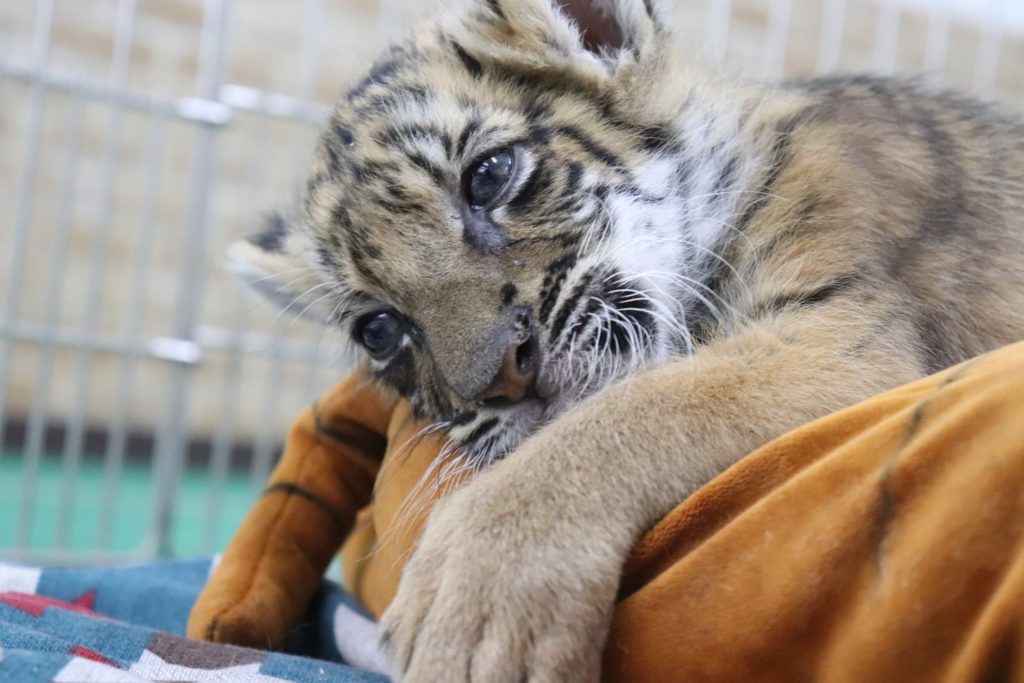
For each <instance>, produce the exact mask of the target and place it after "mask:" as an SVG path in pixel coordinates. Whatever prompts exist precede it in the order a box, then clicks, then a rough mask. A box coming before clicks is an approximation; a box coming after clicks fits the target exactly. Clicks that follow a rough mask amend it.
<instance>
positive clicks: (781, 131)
mask: <svg viewBox="0 0 1024 683" xmlns="http://www.w3.org/2000/svg"><path fill="white" fill-rule="evenodd" d="M804 118H805V114H804V113H803V112H801V113H798V114H794V115H793V116H790V117H789V118H787V119H785V120H784V121H783V122H782V123H780V124H779V125H778V127H777V128H776V129H775V134H776V136H777V137H776V138H775V142H774V143H773V144H772V150H771V153H770V154H769V155H768V158H769V165H768V172H767V173H766V174H765V178H764V182H762V183H761V186H760V187H759V188H758V191H757V193H756V194H755V195H754V198H753V199H752V200H751V201H750V203H749V204H747V208H746V209H745V210H744V211H743V213H742V214H741V215H740V219H739V220H738V221H737V222H736V230H737V231H738V232H743V231H744V230H745V229H746V228H747V225H749V224H750V221H752V220H753V219H754V216H756V215H757V212H758V211H760V210H761V208H762V207H763V206H764V205H765V204H766V203H768V200H769V199H770V198H771V197H772V188H773V187H774V186H775V183H776V181H778V179H779V176H780V175H782V171H783V170H785V168H786V166H788V165H789V161H790V158H791V156H792V155H791V154H790V148H789V147H790V143H791V142H792V140H793V131H795V130H796V128H797V126H798V125H800V124H801V123H803V120H804Z"/></svg>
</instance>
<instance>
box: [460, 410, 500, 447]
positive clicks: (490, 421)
mask: <svg viewBox="0 0 1024 683" xmlns="http://www.w3.org/2000/svg"><path fill="white" fill-rule="evenodd" d="M497 426H498V418H496V417H489V418H487V419H486V420H484V421H483V422H481V423H480V424H478V425H477V426H476V428H475V429H474V430H473V431H472V432H470V433H469V436H467V437H466V441H465V443H466V444H471V443H473V442H475V441H476V440H477V439H479V438H480V437H482V436H484V435H485V434H487V433H488V432H489V431H491V430H492V429H494V428H495V427H497Z"/></svg>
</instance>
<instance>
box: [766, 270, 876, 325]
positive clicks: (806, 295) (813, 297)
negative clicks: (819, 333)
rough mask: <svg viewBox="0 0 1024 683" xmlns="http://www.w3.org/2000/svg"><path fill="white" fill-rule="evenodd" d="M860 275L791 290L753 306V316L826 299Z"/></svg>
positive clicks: (845, 287)
mask: <svg viewBox="0 0 1024 683" xmlns="http://www.w3.org/2000/svg"><path fill="white" fill-rule="evenodd" d="M860 279H861V277H860V276H859V275H855V274H849V275H843V276H841V277H838V278H836V279H835V280H832V281H831V282H829V283H828V284H825V285H823V286H821V287H817V288H816V289H812V290H808V291H806V292H793V293H791V294H782V295H780V296H776V297H774V298H772V299H770V300H768V301H766V302H763V303H761V304H758V305H757V306H755V307H754V315H753V317H755V318H758V317H761V316H763V315H767V314H769V313H777V312H778V311H781V310H783V309H785V308H789V307H791V306H800V307H805V306H814V305H816V304H820V303H823V302H825V301H828V300H829V299H831V298H832V297H834V296H836V295H837V294H841V293H843V292H845V291H847V290H848V289H850V288H851V287H853V286H854V285H855V284H857V283H858V282H859V281H860Z"/></svg>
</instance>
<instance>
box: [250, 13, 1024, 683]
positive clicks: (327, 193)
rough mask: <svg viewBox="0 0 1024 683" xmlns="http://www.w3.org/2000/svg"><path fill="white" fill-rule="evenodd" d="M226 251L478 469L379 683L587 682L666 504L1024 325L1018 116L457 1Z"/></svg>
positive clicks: (438, 516)
mask: <svg viewBox="0 0 1024 683" xmlns="http://www.w3.org/2000/svg"><path fill="white" fill-rule="evenodd" d="M233 256H234V259H235V261H236V262H237V263H238V264H239V267H240V268H241V269H242V270H243V271H244V273H246V274H247V275H248V277H250V278H251V279H252V280H253V281H254V282H255V283H256V284H257V286H259V287H262V288H263V289H264V290H265V291H267V292H268V293H269V294H270V295H271V296H275V297H278V298H281V299H283V300H285V301H291V300H293V299H296V303H295V304H294V305H295V306H298V307H300V308H301V307H308V310H309V311H311V312H314V313H316V314H317V315H319V316H320V317H321V319H322V320H323V321H325V322H326V323H327V324H330V325H338V326H341V327H343V328H345V329H347V330H350V331H351V335H352V337H353V339H354V340H355V342H356V343H357V344H358V345H359V346H361V347H362V348H363V349H364V350H365V353H366V357H367V362H368V363H369V367H370V368H371V369H372V372H373V373H374V375H375V376H376V377H377V378H379V380H380V382H381V383H383V384H384V385H387V386H389V387H392V388H393V389H394V390H395V391H397V392H399V393H400V394H401V395H403V396H405V397H406V398H408V400H409V401H410V403H411V405H412V406H413V409H414V411H415V412H416V414H418V415H419V416H421V417H423V418H425V419H427V420H430V421H433V422H435V423H436V424H437V426H438V427H441V428H444V429H445V430H447V432H448V433H449V434H450V436H451V440H452V443H453V444H455V445H456V446H458V448H459V450H458V452H457V455H455V456H454V457H456V458H459V461H458V462H459V463H460V465H461V466H462V467H473V468H478V469H481V470H482V471H481V472H480V473H479V474H478V475H477V476H475V477H474V478H473V479H472V480H471V482H470V483H468V484H467V485H465V486H464V487H462V488H461V489H460V490H458V491H457V492H455V493H454V494H453V495H451V496H449V497H448V498H447V499H445V500H444V501H443V502H442V503H441V504H439V505H437V506H436V508H435V509H434V510H433V512H432V513H431V517H430V519H429V523H428V525H427V527H426V530H425V533H424V535H423V537H422V540H421V543H420V545H419V546H418V549H417V551H416V553H415V555H414V556H413V558H412V560H411V561H410V563H409V565H408V566H407V568H406V571H405V575H404V577H403V579H402V582H401V586H400V590H399V592H398V596H397V598H396V599H395V601H394V603H393V605H392V606H391V608H390V609H389V610H388V612H387V613H386V615H385V617H384V619H383V622H382V643H383V645H384V647H385V650H386V652H387V654H388V656H389V658H390V662H391V665H392V667H393V672H394V675H395V677H396V678H397V679H399V680H402V681H430V682H436V681H446V682H453V681H469V680H472V681H520V680H530V681H563V680H594V679H596V678H597V676H598V675H599V671H598V669H599V662H600V651H601V646H602V643H603V640H604V637H605V634H606V630H607V626H608V621H609V615H610V612H611V610H612V606H613V602H614V599H615V594H616V588H617V582H618V578H619V573H620V569H621V566H622V564H623V561H624V558H625V557H626V554H627V552H628V550H629V549H630V546H631V544H632V543H633V542H634V541H635V539H637V538H638V536H639V535H640V534H642V533H643V532H644V531H645V530H646V529H647V528H649V527H650V526H651V525H652V524H653V523H654V522H655V521H656V520H657V519H658V518H659V517H661V516H662V515H664V514H665V513H666V512H667V511H668V510H670V509H671V508H672V507H673V506H675V505H676V504H678V503H679V502H680V501H681V500H683V499H684V498H686V497H687V496H688V495H689V494H690V493H691V492H693V491H694V490H695V489H696V488H697V487H699V486H700V485H701V484H702V483H704V482H706V481H708V480H709V479H710V478H711V477H714V476H715V475H716V474H717V473H719V472H721V471H722V470H723V469H725V468H726V467H728V466H729V465H730V464H732V463H734V462H736V460H737V459H739V458H741V457H742V456H743V455H744V454H746V453H748V452H750V451H751V450H752V449H754V448H756V447H757V446H759V445H761V444H763V443H765V442H767V441H768V440H770V439H772V438H773V437H775V436H778V435H780V434H782V433H783V432H785V431H787V430H789V429H791V428H793V427H796V426H798V425H800V424H802V423H805V422H807V421H809V420H812V419H814V418H816V417H819V416H821V415H823V414H825V413H828V412H830V411H833V410H836V409H838V408H842V407H844V406H848V405H850V404H852V403H854V402H856V401H859V400H861V399H863V398H865V397H868V396H871V395H872V394H875V393H878V392H880V391H882V390H884V389H887V388H890V387H893V386H895V385H898V384H901V383H905V382H909V381H911V380H914V379H916V378H919V377H922V376H924V375H926V374H928V373H932V372H935V371H937V370H939V369H941V368H944V367H946V366H948V365H951V364H953V363H956V362H958V361H961V360H963V359H965V358H968V357H970V356H973V355H976V354H979V353H981V352H983V351H986V350H989V349H993V348H995V347H998V346H1000V345H1003V344H1006V343H1009V342H1012V341H1015V340H1018V339H1021V338H1024V126H1022V124H1021V123H1019V122H1017V121H1015V120H1013V119H1011V118H1008V117H1006V116H1003V115H1001V114H999V113H997V112H995V111H993V110H992V109H990V108H989V107H987V106H984V105H980V104H977V103H975V102H972V101H969V100H966V99H963V98H960V97H958V96H955V95H952V94H949V93H942V92H939V93H937V92H932V91H930V90H929V89H927V88H925V87H923V86H921V85H919V84H915V83H911V82H900V81H890V80H882V79H876V78H867V77H857V78H825V79H818V80H811V81H806V82H800V83H788V84H783V85H776V86H771V87H769V86H765V85H759V84H754V83H746V82H739V81H737V80H736V79H730V78H728V77H727V76H723V75H719V74H716V73H713V72H709V71H707V70H701V69H698V68H697V67H696V66H694V65H693V64H692V63H691V62H690V61H688V58H687V57H686V56H685V55H683V54H681V53H680V52H679V51H678V48H677V46H676V42H675V41H674V40H673V38H672V36H671V33H670V31H669V27H668V26H667V25H666V24H665V22H664V20H663V18H662V15H661V14H659V12H658V10H657V9H656V7H655V6H653V4H652V3H651V2H650V0H469V1H468V2H465V3H463V5H462V6H460V7H459V8H458V9H457V10H453V11H451V12H449V13H446V14H445V15H443V16H441V17H440V18H439V20H438V21H437V22H436V23H435V24H434V25H431V26H429V27H425V28H423V29H421V30H420V31H419V32H418V33H416V34H415V35H414V36H413V37H412V38H411V39H410V40H408V41H407V42H404V43H401V44H399V45H397V46H396V47H393V48H391V49H390V50H388V51H386V52H385V53H384V54H383V56H382V57H381V58H380V59H379V61H377V62H376V64H375V65H374V66H373V68H372V69H371V70H370V71H369V73H368V74H367V75H366V76H365V78H363V79H362V80H361V81H360V82H358V83H357V84H356V85H355V86H354V87H352V88H351V89H350V90H349V91H348V92H347V93H346V94H345V95H344V96H343V97H342V98H341V100H340V101H339V102H338V103H337V106H336V107H335V108H334V110H333V113H332V115H331V117H330V121H329V123H328V125H327V126H326V128H325V130H324V132H323V135H322V137H321V138H320V142H319V147H318V155H317V159H316V162H315V163H314V164H313V167H312V169H311V171H310V173H309V178H308V182H307V184H306V187H305V192H304V196H303V198H302V201H301V202H300V204H299V205H298V206H297V207H295V208H294V209H293V210H291V211H290V212H289V213H287V214H285V215H279V216H276V217H275V218H274V219H273V220H272V221H271V222H270V225H269V227H268V229H267V231H266V232H265V234H263V235H261V236H260V237H258V238H256V239H254V240H252V241H250V242H246V243H242V244H241V245H238V246H237V247H235V249H234V251H233ZM304 291H306V292H307V293H306V294H297V293H296V292H304ZM303 297H305V298H303ZM485 466H486V467H485Z"/></svg>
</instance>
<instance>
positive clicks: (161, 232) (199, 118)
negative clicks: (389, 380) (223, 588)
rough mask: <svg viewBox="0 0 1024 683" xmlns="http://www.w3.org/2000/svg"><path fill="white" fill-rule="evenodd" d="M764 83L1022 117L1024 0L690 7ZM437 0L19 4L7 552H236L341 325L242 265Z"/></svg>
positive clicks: (7, 202)
mask: <svg viewBox="0 0 1024 683" xmlns="http://www.w3.org/2000/svg"><path fill="white" fill-rule="evenodd" d="M666 4H668V5H669V6H671V7H673V9H674V12H675V14H676V24H677V26H678V27H679V29H680V36H679V37H680V40H684V41H686V42H687V43H688V44H690V45H692V46H693V47H694V49H695V50H699V51H700V52H702V53H703V54H704V55H705V57H706V58H708V59H710V60H712V61H724V62H727V63H729V64H731V65H733V66H734V67H736V68H737V69H738V70H739V71H741V72H742V73H744V74H746V75H748V76H751V77H755V78H777V77H782V76H794V77H796V76H806V75H811V74H815V73H822V72H834V71H859V72H863V71H870V72H877V73H884V74H889V73H903V74H918V73H920V74H924V76H925V77H926V78H929V79H932V80H934V81H935V82H937V83H945V84H948V85H951V86H954V87H957V88H959V89H962V90H965V91H968V92H971V93H974V94H976V95H979V96H981V97H983V98H987V99H994V100H998V101H1000V102H1001V103H1003V104H1004V106H1006V107H1007V108H1009V109H1011V110H1017V111H1024V2H1022V1H1021V0H732V1H730V0H676V1H675V3H674V4H672V0H667V2H666ZM432 10H433V11H436V10H434V2H433V0H426V1H424V0H292V1H290V2H280V1H279V0H244V1H242V0H234V1H232V0H0V557H4V558H12V559H17V560H22V561H28V562H48V563H55V562H59V563H87V562H105V561H120V560H129V561H134V560H145V559H149V558H151V557H156V556H171V555H192V554H197V553H211V552H215V551H217V550H219V549H220V548H222V547H223V545H224V544H225V543H226V541H227V539H228V538H230V536H231V533H232V532H233V531H234V529H235V528H236V526H237V525H238V523H239V522H240V520H241V518H242V516H243V515H244V513H245V511H246V509H247V508H248V506H249V505H250V503H251V502H252V501H253V500H254V498H255V496H256V495H258V493H259V490H260V488H261V486H262V482H263V480H264V479H265V478H266V476H267V474H268V472H269V469H270V468H271V467H272V465H273V463H274V461H275V459H276V457H277V455H278V451H279V448H280V442H281V440H282V438H283V436H284V434H285V431H286V429H287V426H288V424H289V423H290V422H291V420H292V419H293V418H294V417H295V416H296V415H297V414H298V412H299V411H300V410H301V409H302V408H303V407H305V406H306V405H307V404H308V402H309V401H310V399H311V398H312V397H313V396H315V395H316V394H317V393H318V392H321V391H323V390H325V389H326V388H327V387H329V386H330V385H331V384H332V383H334V382H336V381H337V380H338V379H339V378H340V377H341V376H342V374H343V373H344V372H345V369H346V368H345V361H344V359H343V356H342V355H341V354H340V348H341V340H340V338H339V335H338V333H337V332H331V331H324V330H322V329H319V328H316V327H314V326H311V325H308V324H306V323H305V322H303V321H302V320H296V316H297V314H298V313H299V311H297V310H290V311H285V312H284V313H283V314H282V313H279V311H277V310H276V309H274V308H273V307H271V306H269V305H266V304H263V303H261V302H260V301H259V300H258V298H257V297H255V295H251V294H249V293H248V292H247V291H245V290H244V288H243V287H242V286H241V285H239V284H237V283H236V282H234V281H233V280H232V278H231V277H230V276H229V275H227V274H226V273H225V272H224V270H223V268H222V266H221V257H222V254H223V253H224V251H225V248H226V245H227V244H228V243H229V242H231V241H233V240H235V239H238V238H239V237H242V236H245V235H247V234H250V233H252V232H254V231H255V230H256V229H257V227H258V225H259V220H260V215H261V212H264V211H266V210H268V209H269V208H272V207H273V206H275V204H278V203H281V202H286V201H288V200H289V199H290V198H291V197H293V196H294V194H295V192H296V188H297V187H298V183H299V181H300V179H301V175H302V172H303V169H304V167H305V164H306V162H307V158H308V155H309V154H310V151H311V149H312V145H313V138H314V135H315V133H316V127H317V124H318V122H319V121H321V120H322V117H323V115H324V111H325V105H326V104H328V103H330V102H331V100H332V99H333V98H334V97H335V96H336V94H338V93H340V92H341V91H342V90H343V89H344V88H345V87H346V85H347V84H348V83H350V82H351V81H352V79H353V78H354V77H355V76H356V75H358V74H359V73H360V72H361V71H363V70H364V69H366V68H367V66H368V65H369V63H370V61H371V60H372V58H373V56H374V54H375V53H376V51H377V50H379V49H380V48H381V47H382V46H383V45H385V44H386V43H387V42H388V41H389V40H390V39H393V38H396V37H400V36H401V35H402V33H403V32H404V31H405V30H406V29H407V27H409V26H411V25H412V24H413V23H414V22H415V21H416V20H417V19H421V18H423V17H424V16H426V15H427V14H428V13H429V12H431V11H432Z"/></svg>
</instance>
